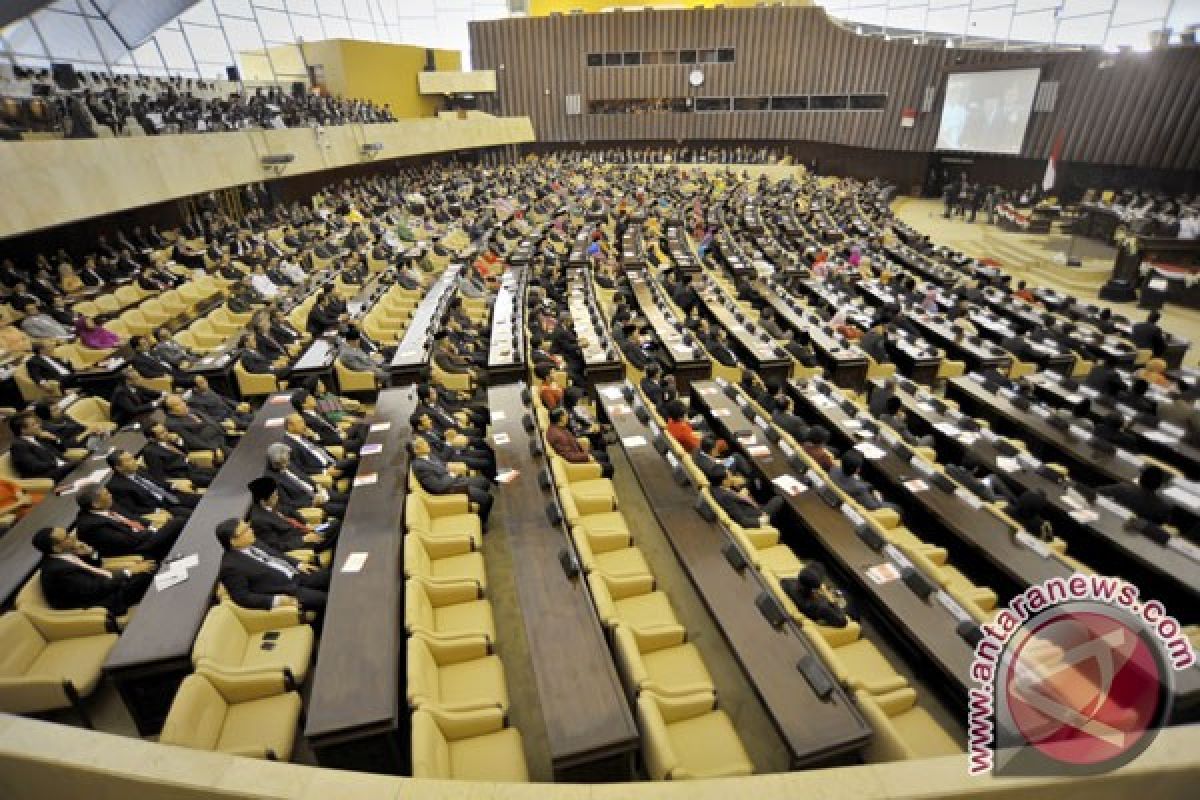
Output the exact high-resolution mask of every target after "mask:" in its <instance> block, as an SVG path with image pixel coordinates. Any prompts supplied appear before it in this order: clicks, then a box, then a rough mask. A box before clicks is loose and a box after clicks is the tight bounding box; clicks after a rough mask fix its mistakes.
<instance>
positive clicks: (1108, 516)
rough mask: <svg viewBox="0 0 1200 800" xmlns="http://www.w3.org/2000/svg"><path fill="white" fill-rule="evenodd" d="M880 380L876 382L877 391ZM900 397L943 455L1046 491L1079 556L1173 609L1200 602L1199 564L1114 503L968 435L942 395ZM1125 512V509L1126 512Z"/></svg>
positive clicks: (985, 433)
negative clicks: (1090, 496)
mask: <svg viewBox="0 0 1200 800" xmlns="http://www.w3.org/2000/svg"><path fill="white" fill-rule="evenodd" d="M881 386H882V383H880V382H875V383H873V384H872V389H873V390H874V391H878V390H879V388H880V387H881ZM896 397H898V398H900V401H901V403H902V404H903V405H904V408H905V410H906V411H907V412H908V417H909V421H910V425H913V426H914V427H915V428H917V429H918V430H920V431H921V432H926V431H928V432H930V433H932V434H933V435H934V437H935V438H936V440H937V446H938V452H939V454H940V455H941V457H942V459H943V460H946V461H955V462H957V461H960V460H961V459H962V457H963V455H964V453H966V452H968V451H969V452H970V454H971V455H972V456H973V457H974V458H976V459H978V461H979V462H980V463H981V464H983V465H984V466H985V467H986V468H987V469H988V471H990V472H992V473H993V474H995V475H999V476H1000V477H1001V478H1002V479H1003V480H1004V482H1005V483H1006V484H1008V485H1009V486H1010V487H1011V488H1012V489H1013V491H1015V492H1018V493H1020V492H1025V491H1041V492H1042V493H1043V494H1045V496H1046V500H1047V506H1046V511H1047V515H1048V517H1049V518H1050V520H1051V521H1052V522H1053V524H1054V526H1055V531H1056V532H1058V533H1059V534H1060V535H1061V536H1062V537H1063V538H1064V539H1066V540H1067V542H1068V543H1069V544H1071V545H1074V546H1076V548H1077V550H1078V552H1079V554H1080V556H1081V557H1082V558H1083V559H1084V560H1085V561H1087V562H1088V563H1089V565H1090V566H1093V567H1094V568H1097V569H1102V568H1106V567H1109V566H1111V567H1112V570H1111V571H1112V572H1113V573H1114V574H1120V575H1122V576H1124V577H1127V578H1129V579H1131V580H1134V581H1136V582H1137V583H1139V584H1140V585H1143V586H1154V587H1155V594H1157V595H1160V596H1162V597H1163V598H1164V602H1168V603H1169V606H1168V607H1171V608H1174V609H1176V613H1180V612H1179V609H1184V608H1195V607H1197V601H1200V563H1197V562H1194V561H1191V560H1189V559H1187V558H1184V557H1183V556H1181V555H1180V554H1179V553H1176V552H1175V551H1173V550H1171V549H1170V548H1168V547H1166V546H1164V545H1161V544H1158V543H1157V542H1155V541H1154V540H1152V539H1149V538H1147V537H1145V536H1143V535H1141V534H1140V533H1138V532H1136V531H1134V530H1132V529H1131V528H1129V526H1128V524H1127V520H1126V518H1125V516H1124V515H1123V513H1118V512H1119V511H1120V512H1123V509H1120V507H1119V506H1117V505H1116V504H1115V503H1113V504H1109V503H1092V504H1090V505H1089V504H1086V503H1085V504H1084V508H1085V510H1086V511H1088V512H1090V514H1095V519H1090V518H1089V516H1090V515H1088V514H1081V513H1080V508H1079V507H1078V506H1077V505H1074V504H1072V503H1070V502H1068V500H1067V499H1066V490H1067V488H1068V486H1067V485H1066V484H1065V483H1064V482H1063V481H1062V480H1061V478H1059V477H1058V476H1057V475H1053V474H1052V473H1047V472H1045V471H1043V472H1039V471H1038V469H1037V468H1038V466H1039V465H1040V463H1041V462H1040V461H1039V460H1038V459H1036V458H1033V457H1031V456H1029V454H1024V455H1022V456H1020V458H1019V459H1018V460H1017V461H1016V463H1014V462H1012V461H1009V460H1008V459H1005V458H1003V454H1002V453H1001V451H1000V449H999V448H998V443H997V442H996V438H997V437H996V435H995V434H994V433H993V432H991V431H990V430H988V429H986V428H981V429H980V430H979V431H977V433H979V434H980V435H979V436H964V435H963V434H964V433H976V432H975V431H966V430H965V429H964V427H963V420H964V416H965V415H963V414H961V413H959V412H955V411H953V410H952V409H951V408H950V407H948V406H946V405H945V404H944V403H942V401H941V400H939V399H937V398H935V397H932V396H929V395H927V394H925V393H924V392H921V391H920V390H919V389H918V387H916V386H913V385H911V384H909V385H906V384H905V383H904V382H900V383H899V384H898V385H897V391H896ZM939 409H940V410H939ZM1126 513H1127V512H1126Z"/></svg>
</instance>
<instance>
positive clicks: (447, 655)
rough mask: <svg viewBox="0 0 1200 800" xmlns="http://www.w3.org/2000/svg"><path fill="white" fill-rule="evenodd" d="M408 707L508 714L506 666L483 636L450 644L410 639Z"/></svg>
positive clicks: (460, 712) (423, 639)
mask: <svg viewBox="0 0 1200 800" xmlns="http://www.w3.org/2000/svg"><path fill="white" fill-rule="evenodd" d="M405 668H406V670H407V673H408V706H409V708H412V709H414V710H416V709H419V708H426V709H428V708H435V709H440V710H443V711H453V712H457V713H459V714H460V715H463V716H465V715H466V714H468V713H469V712H473V711H488V710H491V709H500V710H501V711H508V689H507V687H506V686H505V683H504V665H503V664H502V663H501V662H500V657H499V656H497V655H494V654H493V653H491V652H490V650H489V645H488V642H487V641H486V640H485V639H484V638H483V637H480V636H474V637H470V636H468V637H463V638H461V639H455V640H453V641H450V642H444V641H438V640H436V639H427V638H426V637H424V636H422V635H420V634H418V635H416V636H410V637H409V638H408V659H407V661H406V664H405Z"/></svg>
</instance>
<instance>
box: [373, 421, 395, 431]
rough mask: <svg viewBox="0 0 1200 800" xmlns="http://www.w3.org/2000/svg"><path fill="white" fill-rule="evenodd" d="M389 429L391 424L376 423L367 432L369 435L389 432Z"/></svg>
mask: <svg viewBox="0 0 1200 800" xmlns="http://www.w3.org/2000/svg"><path fill="white" fill-rule="evenodd" d="M391 427H392V423H390V422H376V423H375V424H373V425H372V426H371V427H370V428H369V429H368V430H370V432H371V433H380V432H381V431H386V430H391Z"/></svg>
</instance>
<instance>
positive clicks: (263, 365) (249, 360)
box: [239, 348, 275, 375]
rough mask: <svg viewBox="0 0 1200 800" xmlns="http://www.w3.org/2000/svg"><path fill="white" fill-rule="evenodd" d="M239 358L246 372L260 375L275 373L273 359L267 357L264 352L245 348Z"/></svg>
mask: <svg viewBox="0 0 1200 800" xmlns="http://www.w3.org/2000/svg"><path fill="white" fill-rule="evenodd" d="M239 360H240V361H241V362H242V367H243V368H244V369H245V370H246V372H255V373H258V374H260V375H273V374H274V373H275V365H274V364H273V363H271V362H272V361H273V359H270V358H267V357H266V356H264V355H263V354H262V353H258V352H255V351H254V350H248V349H245V348H243V349H242V353H241V356H239Z"/></svg>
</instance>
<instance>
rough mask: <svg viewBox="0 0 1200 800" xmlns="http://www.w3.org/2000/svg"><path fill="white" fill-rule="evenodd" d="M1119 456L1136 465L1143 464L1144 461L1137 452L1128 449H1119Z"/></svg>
mask: <svg viewBox="0 0 1200 800" xmlns="http://www.w3.org/2000/svg"><path fill="white" fill-rule="evenodd" d="M1117 458H1119V459H1121V460H1122V461H1125V462H1128V463H1130V464H1133V465H1134V466H1141V463H1142V457H1141V456H1139V455H1138V454H1137V453H1131V452H1129V451H1128V450H1118V451H1117Z"/></svg>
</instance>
